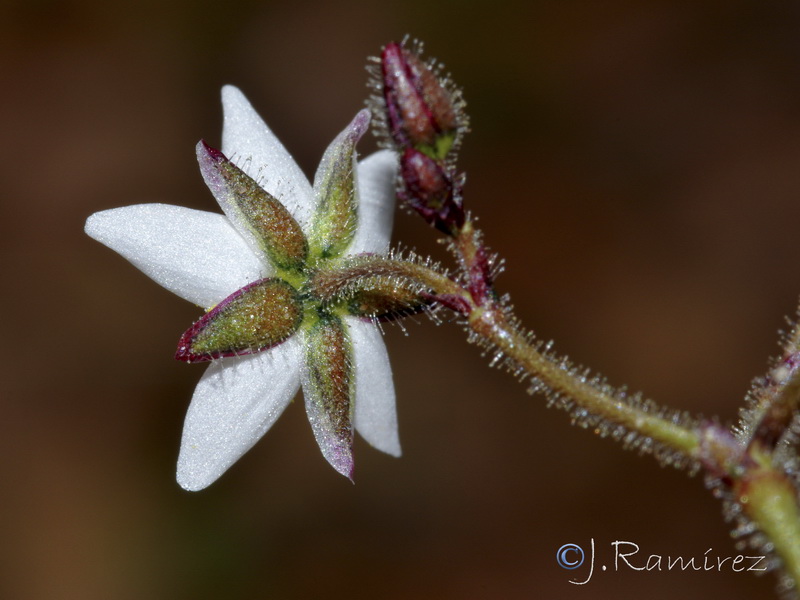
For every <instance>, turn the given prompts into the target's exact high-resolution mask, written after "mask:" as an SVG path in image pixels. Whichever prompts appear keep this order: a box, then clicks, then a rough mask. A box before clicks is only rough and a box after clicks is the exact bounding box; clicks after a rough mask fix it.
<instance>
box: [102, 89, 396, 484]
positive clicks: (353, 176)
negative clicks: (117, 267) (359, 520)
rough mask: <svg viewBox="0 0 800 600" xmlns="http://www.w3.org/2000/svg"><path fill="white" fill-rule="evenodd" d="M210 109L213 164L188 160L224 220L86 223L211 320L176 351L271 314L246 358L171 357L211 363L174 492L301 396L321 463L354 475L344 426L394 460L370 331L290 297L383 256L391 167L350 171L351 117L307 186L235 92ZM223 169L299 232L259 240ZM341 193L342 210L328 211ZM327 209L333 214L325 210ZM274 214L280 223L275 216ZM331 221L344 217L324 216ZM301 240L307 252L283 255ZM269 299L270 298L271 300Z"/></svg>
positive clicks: (171, 213)
mask: <svg viewBox="0 0 800 600" xmlns="http://www.w3.org/2000/svg"><path fill="white" fill-rule="evenodd" d="M222 103H223V108H224V117H225V118H224V127H223V142H222V154H219V153H218V152H217V151H214V150H213V149H210V148H209V147H208V146H205V145H204V144H203V143H202V142H201V144H198V158H199V160H200V164H201V170H202V172H203V176H204V178H205V179H206V182H207V184H208V185H209V187H210V189H211V190H212V193H214V195H215V197H216V198H217V200H218V201H219V203H220V205H221V206H222V208H223V210H224V211H225V213H226V215H227V216H224V215H221V214H216V213H208V212H201V211H196V210H191V209H188V208H183V207H178V206H170V205H163V204H144V205H136V206H128V207H123V208H117V209H112V210H107V211H103V212H99V213H96V214H94V215H92V216H91V217H89V219H88V220H87V222H86V233H87V234H88V235H90V236H91V237H93V238H94V239H96V240H98V241H100V242H101V243H103V244H105V245H106V246H108V247H109V248H111V249H113V250H115V251H117V252H118V253H120V254H121V255H122V256H124V257H125V258H127V259H128V260H129V261H130V262H132V263H133V264H134V265H135V266H137V267H138V268H139V269H141V270H142V271H144V272H145V273H146V274H147V275H149V276H150V277H151V278H153V279H154V280H155V281H156V282H158V283H159V284H161V285H162V286H164V287H166V288H167V289H169V290H171V291H172V292H174V293H176V294H177V295H179V296H181V297H182V298H185V299H186V300H189V301H190V302H193V303H195V304H197V305H199V306H201V307H202V308H204V309H206V310H207V311H211V312H208V313H206V315H205V316H204V317H203V319H201V321H198V323H197V324H195V326H194V327H193V328H191V329H190V330H189V331H187V333H186V334H185V335H184V338H183V339H182V343H187V344H192V343H196V342H197V340H196V339H195V338H194V337H192V335H195V334H198V330H199V329H198V328H200V329H202V328H203V327H207V329H204V330H203V331H211V334H209V335H210V336H212V335H216V334H217V333H218V332H219V331H222V334H224V335H228V334H229V333H230V330H231V328H234V333H237V332H238V331H239V330H237V329H235V328H236V327H240V325H241V320H242V318H250V319H252V318H254V314H251V313H254V312H257V309H259V308H263V307H265V306H266V307H268V308H270V309H273V308H274V307H277V308H278V309H279V310H273V311H272V313H267V314H266V316H264V315H260V316H255V318H261V319H264V320H265V321H264V323H263V324H262V325H261V326H260V328H257V331H256V330H253V331H251V330H249V329H248V330H247V331H246V337H247V339H246V340H244V341H243V342H242V343H243V344H245V345H248V344H249V345H248V346H247V347H246V348H243V347H241V344H240V345H239V346H237V347H233V348H232V349H231V350H224V351H217V350H215V349H214V348H212V349H211V350H208V351H205V353H203V352H202V351H200V352H199V354H202V356H200V355H199V354H198V353H194V354H192V352H194V351H195V349H194V348H191V349H190V350H187V348H186V347H181V348H179V351H178V356H179V357H180V358H183V359H185V360H195V359H196V360H202V359H210V358H213V359H214V360H213V361H212V362H211V365H210V366H209V367H208V369H207V370H206V372H205V374H204V375H203V377H202V378H201V379H200V382H199V383H198V385H197V388H196V390H195V393H194V396H193V398H192V402H191V405H190V406H189V410H188V413H187V415H186V421H185V424H184V431H183V439H182V441H181V449H180V456H179V458H178V470H177V479H178V483H179V484H180V485H181V486H182V487H184V488H185V489H187V490H200V489H202V488H205V487H206V486H208V485H210V484H211V483H212V482H213V481H215V480H216V479H217V478H218V477H219V476H220V475H222V473H224V472H225V471H226V470H227V469H228V467H230V466H231V465H232V464H233V463H234V462H236V460H238V459H239V457H241V456H242V455H243V454H244V453H245V452H247V450H249V449H250V448H251V447H252V446H253V445H254V444H255V443H256V442H257V441H258V440H259V439H260V438H261V436H263V435H264V434H265V433H266V431H267V430H268V429H269V428H270V427H271V426H272V424H273V423H274V422H275V420H276V419H277V418H278V417H279V416H280V414H281V413H282V412H283V410H284V408H286V406H287V405H288V404H289V402H290V401H291V400H292V398H293V397H294V395H295V394H296V392H297V390H298V388H299V387H300V386H301V385H302V387H303V390H304V396H305V404H306V409H307V412H308V416H309V420H310V422H311V424H312V429H313V431H314V434H315V437H316V439H317V442H318V443H319V445H320V448H321V449H322V452H323V455H324V456H325V458H326V459H327V460H328V461H329V462H330V463H331V465H333V466H334V468H336V469H337V470H338V471H339V472H340V473H342V474H344V475H346V476H348V477H352V465H353V463H352V455H351V453H350V449H351V448H350V447H351V445H352V426H354V427H355V429H356V430H357V431H358V432H359V433H360V434H361V435H362V437H364V438H365V439H366V440H367V441H368V442H369V443H370V444H371V445H373V446H374V447H376V448H378V449H379V450H382V451H384V452H387V453H389V454H391V455H394V456H399V455H400V443H399V440H398V434H397V417H396V411H395V395H394V386H393V384H392V375H391V370H390V366H389V359H388V356H387V353H386V348H385V346H384V343H383V340H382V338H381V334H380V331H379V330H378V328H377V326H376V325H375V324H374V323H372V322H371V321H369V320H368V319H364V318H363V317H357V316H351V315H349V314H344V313H343V312H342V311H341V310H339V312H338V313H336V314H331V315H328V313H327V312H325V311H326V310H327V308H326V307H324V306H321V305H320V304H319V303H318V302H316V301H314V299H313V298H312V299H311V300H309V299H308V297H307V295H304V294H303V293H301V291H302V290H303V289H304V288H303V284H304V283H305V282H307V280H308V277H309V275H308V273H309V272H311V271H313V270H314V269H319V268H325V266H326V265H327V264H329V263H330V264H335V263H336V261H341V260H342V259H343V258H345V257H347V256H352V255H356V254H361V253H376V254H382V253H386V252H387V251H388V247H389V235H390V231H391V225H392V214H393V198H394V177H395V172H396V168H397V167H396V162H397V161H396V157H395V155H394V154H393V153H392V152H389V151H381V152H377V153H375V154H373V155H371V156H369V157H368V158H366V159H365V160H363V161H361V162H360V163H358V165H357V168H353V167H354V166H355V163H354V152H353V151H352V146H353V145H354V144H355V141H357V140H358V138H359V137H360V136H361V134H363V132H364V131H365V130H366V127H367V124H368V121H369V117H368V114H366V113H365V111H362V112H361V113H359V115H358V116H357V117H356V119H355V120H354V121H353V122H352V123H351V124H350V125H349V126H348V128H347V129H345V130H344V131H343V132H342V134H340V135H339V137H337V139H336V140H335V141H334V142H333V143H332V144H331V146H330V147H329V148H328V150H327V151H326V153H325V156H324V157H323V161H322V163H321V164H320V167H319V169H318V171H317V174H316V176H315V180H314V186H313V187H312V186H311V185H310V184H309V182H308V181H307V179H306V178H305V176H304V175H303V173H302V172H301V171H300V168H299V167H298V166H297V164H296V163H295V162H294V160H293V159H292V157H291V156H290V155H289V154H288V152H287V151H286V150H285V149H284V147H283V146H282V145H281V143H280V142H279V141H278V139H277V138H276V137H275V136H274V135H273V133H272V132H271V131H270V130H269V129H268V128H267V126H266V125H265V124H264V122H263V121H262V120H261V118H260V117H259V116H258V114H256V112H255V111H254V110H253V108H252V107H251V106H250V104H249V102H248V101H247V99H246V98H245V97H244V96H243V95H242V93H241V92H240V91H239V90H238V89H236V88H234V87H230V86H227V87H225V88H223V90H222ZM348 144H349V146H348ZM348 148H349V154H348ZM222 155H224V156H222ZM225 157H230V161H231V163H233V164H234V165H236V166H237V167H238V168H239V169H241V171H243V172H244V173H246V174H247V175H249V176H250V177H252V179H253V180H255V181H257V182H258V185H259V186H260V187H261V188H263V190H264V191H266V192H267V196H271V197H273V198H274V199H277V200H279V201H280V204H282V205H284V206H285V207H286V209H287V210H288V213H289V214H290V215H291V216H292V217H293V218H294V221H295V222H296V225H299V229H300V230H301V233H297V234H292V231H291V227H288V229H286V228H283V229H281V226H277V225H275V224H274V223H272V224H271V223H269V222H268V223H267V224H266V225H264V226H263V227H262V231H260V232H259V231H258V227H259V224H258V223H257V219H258V218H260V217H262V216H263V215H260V214H255V215H253V214H250V213H248V210H250V209H248V207H247V206H244V205H243V204H242V202H249V201H251V200H252V197H251V195H249V196H247V195H246V197H244V196H242V195H241V190H239V189H238V188H236V186H237V185H240V184H241V185H245V186H247V185H250V183H252V181H251V180H250V179H249V178H247V177H245V176H243V175H239V174H237V173H238V171H236V169H235V167H232V166H230V163H228V162H227V160H226V159H225ZM231 178H233V179H231ZM245 180H246V181H245ZM248 182H250V183H248ZM348 186H350V187H349V188H348ZM234 188H236V189H234ZM348 189H349V190H350V192H351V193H350V196H351V198H350V200H349V201H345V200H338V198H339V196H341V195H342V194H343V193H344V192H347V191H348ZM250 192H252V188H248V194H249V193H250ZM258 192H259V193H260V192H261V190H258ZM337 194H338V195H339V196H337ZM237 198H238V200H237ZM331 198H334V200H335V201H336V202H339V204H338V205H337V204H334V205H333V208H331V207H330V206H329V205H331V203H332V202H334V200H331ZM342 202H344V204H342ZM348 202H349V203H348ZM326 203H327V205H326ZM275 204H276V205H277V207H278V208H277V209H276V210H278V213H280V211H281V210H282V208H281V207H280V204H278V203H275ZM326 206H327V208H326ZM342 207H344V208H342ZM337 210H338V211H339V212H340V213H341V211H343V210H344V211H345V212H347V211H349V212H347V214H344V215H342V214H334V213H336V212H337ZM278 216H279V217H280V214H278ZM285 220H286V219H284V221H285ZM289 220H291V219H289ZM284 224H285V223H284ZM337 228H338V229H337ZM276 232H277V234H276ZM272 234H276V235H277V238H278V239H277V241H275V240H273V239H272V238H270V237H269V236H270V235H272ZM292 235H294V237H292ZM281 236H283V237H281ZM287 240H288V241H287ZM303 240H305V242H304V243H306V244H307V248H306V251H307V253H302V252H301V251H300V250H297V251H294V250H286V248H288V247H289V246H291V244H292V243H295V242H301V241H303ZM326 244H327V246H326ZM276 249H277V250H276ZM273 251H277V252H278V255H280V256H284V255H287V256H289V258H288V259H287V260H288V261H289V263H291V264H289V266H286V264H276V260H277V259H276V258H275V255H274V252H273ZM271 252H273V253H272V254H271ZM292 252H294V254H292ZM281 253H283V254H281ZM292 261H294V262H293V263H292ZM287 264H288V263H287ZM242 288H245V289H244V290H243V289H242ZM252 289H258V290H261V293H262V296H258V297H256V298H255V299H252V295H251V296H247V294H249V293H250V292H249V290H252ZM274 289H277V290H278V293H277V296H275V295H273V296H270V295H269V294H270V293H271V291H272V290H274ZM284 289H288V290H291V292H287V294H288V296H286V295H284V296H282V295H281V294H283V293H284V292H283V291H282V290H284ZM264 294H266V296H264ZM245 297H246V298H251V300H249V301H247V300H246V301H245V304H246V306H245V308H242V307H241V306H239V305H237V304H236V303H237V302H239V301H240V300H241V299H242V298H245ZM264 298H266V301H264V302H262V301H263V300H264ZM275 298H277V300H276V299H275ZM287 298H288V300H287ZM247 302H249V303H250V304H247ZM270 302H273V303H276V302H277V303H278V304H274V306H273V304H270ZM281 303H283V304H281ZM212 309H213V310H212ZM226 311H227V313H226ZM237 311H238V312H237ZM248 311H249V312H248ZM262 312H263V311H262ZM289 313H291V314H290V316H291V317H292V318H295V321H292V320H291V319H289V320H285V322H281V323H280V324H278V325H276V324H275V323H273V321H272V320H270V319H271V318H272V317H273V316H275V314H278V316H279V317H281V318H282V317H285V315H286V314H289ZM220 314H222V316H219V315H220ZM225 319H227V320H225ZM223 321H224V322H223ZM209 323H211V325H209ZM219 323H222V324H221V325H217V324H219ZM286 323H290V324H289V325H287V324H286ZM254 331H255V333H253V332H254ZM276 331H277V333H275V332H276ZM265 332H266V333H265ZM256 333H257V334H259V335H261V336H262V337H261V338H259V339H258V340H256V342H258V343H254V342H253V339H252V335H255V334H256ZM198 335H199V334H198ZM237 335H238V333H237ZM264 335H266V338H264V337H263V336H264ZM187 336H188V337H187ZM264 339H267V341H263V340H264ZM187 340H188V341H187ZM214 340H215V341H214V343H217V338H214ZM276 344H277V345H276ZM212 345H213V344H212ZM254 346H259V347H254ZM264 347H266V349H262V348H264ZM182 352H184V354H183V355H182V354H181V353H182ZM190 354H191V356H190ZM198 356H199V358H198ZM218 357H219V358H218ZM337 369H338V370H337ZM331 396H334V397H333V398H331ZM351 417H352V426H351Z"/></svg>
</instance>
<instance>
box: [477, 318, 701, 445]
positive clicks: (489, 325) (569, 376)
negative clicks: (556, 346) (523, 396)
mask: <svg viewBox="0 0 800 600" xmlns="http://www.w3.org/2000/svg"><path fill="white" fill-rule="evenodd" d="M469 326H470V328H471V329H472V330H473V331H474V332H475V333H477V334H478V335H480V336H481V337H482V338H484V339H486V340H488V341H490V342H491V343H492V344H493V345H494V346H496V347H497V348H498V349H499V350H501V351H502V352H503V353H504V354H505V355H506V356H507V357H508V358H510V359H511V360H513V361H514V363H515V364H517V365H519V366H520V367H522V368H523V369H524V370H525V371H526V372H527V373H528V374H530V375H531V376H532V377H536V378H537V379H539V380H540V381H541V382H542V383H544V384H545V385H546V386H547V387H548V388H549V389H550V390H552V391H553V392H555V393H558V394H562V395H564V396H567V397H569V398H570V399H572V400H573V401H574V402H575V403H576V404H578V405H579V406H580V407H581V408H583V409H586V410H588V411H589V412H591V413H592V414H594V415H597V416H600V417H602V418H604V419H607V420H608V421H611V422H613V423H617V424H620V425H623V426H624V427H626V428H627V429H629V430H630V431H635V432H638V433H639V434H641V435H644V436H647V437H650V438H652V439H653V440H655V441H658V442H660V443H661V444H663V445H664V446H667V447H668V448H671V449H672V450H675V451H677V452H679V453H680V454H682V455H684V456H686V457H687V458H697V453H698V451H699V448H700V437H699V434H698V432H696V431H694V430H692V429H689V428H687V427H685V426H683V425H681V424H679V423H675V422H673V421H672V420H668V419H665V418H664V417H662V416H660V415H659V414H658V412H656V413H654V412H653V411H651V410H643V409H642V408H641V407H639V406H635V405H632V404H629V403H626V402H624V401H623V400H621V399H620V398H618V397H616V396H615V395H613V394H610V393H608V392H607V391H605V390H604V389H602V388H601V389H598V387H597V386H594V385H591V384H590V383H587V382H586V381H584V380H583V378H581V377H578V376H576V374H575V373H574V372H573V371H572V370H571V369H565V368H563V367H562V362H561V361H556V360H554V359H553V358H551V357H549V356H546V355H544V354H542V353H541V352H539V351H538V350H537V349H536V348H535V347H534V346H532V345H531V343H530V341H529V340H528V338H527V336H524V335H522V334H521V333H519V331H518V330H517V328H516V327H514V326H511V325H509V322H508V318H507V317H506V315H505V314H504V313H503V312H502V311H501V310H500V309H499V308H497V307H492V306H489V307H486V308H478V309H477V310H475V311H473V313H472V314H471V315H470V317H469Z"/></svg>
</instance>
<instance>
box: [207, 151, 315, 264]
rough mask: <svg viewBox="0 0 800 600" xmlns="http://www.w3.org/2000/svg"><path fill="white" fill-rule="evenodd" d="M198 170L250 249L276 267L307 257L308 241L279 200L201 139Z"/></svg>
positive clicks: (304, 261) (298, 261) (296, 262)
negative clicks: (257, 252)
mask: <svg viewBox="0 0 800 600" xmlns="http://www.w3.org/2000/svg"><path fill="white" fill-rule="evenodd" d="M197 160H198V162H199V163H200V172H201V173H202V175H203V179H205V182H206V185H208V187H209V189H210V190H211V192H212V193H213V194H214V197H215V198H216V199H217V201H218V202H219V205H220V206H221V207H222V210H223V211H224V212H225V214H226V215H227V217H228V218H229V219H230V220H231V221H232V222H233V223H234V225H235V226H236V228H237V230H238V231H239V232H240V233H242V234H243V235H244V237H245V239H247V241H248V242H250V244H251V245H252V246H254V249H255V250H257V251H260V252H261V253H263V254H265V255H266V256H267V257H268V259H269V261H270V263H272V265H274V266H275V267H276V268H277V269H278V270H279V271H281V270H284V271H290V272H297V271H300V270H302V269H303V267H304V266H305V263H306V259H307V257H308V241H307V240H306V236H305V235H304V234H303V230H302V229H301V228H300V225H299V224H298V223H297V221H296V220H295V219H294V217H293V216H292V215H291V213H290V212H289V211H288V210H287V209H286V207H285V206H284V205H283V204H281V202H280V201H279V200H278V199H277V198H275V197H273V196H272V195H271V194H269V193H268V192H266V191H265V190H264V189H262V188H261V186H259V185H258V183H257V182H256V180H255V179H253V178H252V177H250V176H249V175H248V174H247V173H245V172H244V171H242V170H241V169H240V168H239V167H237V166H236V165H234V164H233V163H232V162H231V161H230V160H228V158H226V157H225V155H224V154H222V152H220V151H219V150H216V149H215V148H212V147H211V146H209V145H208V144H206V143H205V142H203V141H201V142H200V143H199V144H197Z"/></svg>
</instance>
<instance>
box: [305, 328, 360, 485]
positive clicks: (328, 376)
mask: <svg viewBox="0 0 800 600" xmlns="http://www.w3.org/2000/svg"><path fill="white" fill-rule="evenodd" d="M352 357H353V351H352V347H351V344H350V338H349V335H348V331H347V328H346V325H345V324H344V323H343V322H342V321H341V320H340V319H338V318H337V317H335V316H333V315H329V314H324V315H320V316H319V318H318V320H317V321H316V322H315V323H314V324H313V325H312V326H311V327H310V328H309V329H308V330H307V332H306V369H307V372H306V377H305V381H304V383H303V395H304V396H305V402H306V412H307V413H308V420H309V422H310V423H311V428H312V430H313V431H314V437H315V438H316V440H317V444H319V447H320V450H322V454H323V456H324V457H325V459H326V460H327V461H328V462H329V463H330V464H331V466H332V467H333V468H334V469H336V470H337V471H338V472H339V473H341V474H342V475H344V476H345V477H348V478H350V479H352V478H353V410H354V397H355V370H354V365H353V360H352Z"/></svg>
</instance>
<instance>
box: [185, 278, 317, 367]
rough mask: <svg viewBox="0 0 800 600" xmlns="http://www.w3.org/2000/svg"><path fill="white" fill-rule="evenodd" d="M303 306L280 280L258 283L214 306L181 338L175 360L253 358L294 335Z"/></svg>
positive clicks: (244, 288)
mask: <svg viewBox="0 0 800 600" xmlns="http://www.w3.org/2000/svg"><path fill="white" fill-rule="evenodd" d="M302 320H303V304H302V301H301V299H300V296H299V294H298V293H297V291H296V290H295V289H294V288H293V287H292V286H291V285H289V284H288V283H286V282H285V281H283V280H282V279H277V278H269V279H260V280H258V281H256V282H254V283H251V284H250V285H247V286H245V287H243V288H241V289H239V290H237V291H236V292H234V293H233V294H231V295H230V296H228V297H227V298H225V299H224V300H223V301H222V302H220V303H219V304H217V305H216V306H215V307H214V308H212V309H211V310H210V311H208V312H207V313H206V314H205V315H203V317H202V318H201V319H200V320H199V321H197V322H196V323H195V324H194V325H192V326H191V327H190V328H189V329H187V330H186V332H185V333H184V334H183V336H181V339H180V342H178V351H177V352H176V353H175V358H176V359H178V360H183V361H186V362H190V363H193V362H203V361H208V360H213V359H215V358H221V357H224V356H239V355H243V354H253V353H255V352H259V351H261V350H265V349H267V348H270V347H272V346H275V345H277V344H280V343H281V342H283V341H284V340H286V339H287V338H289V337H290V336H291V335H292V334H294V333H295V331H297V328H298V327H299V326H300V323H301V322H302Z"/></svg>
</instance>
